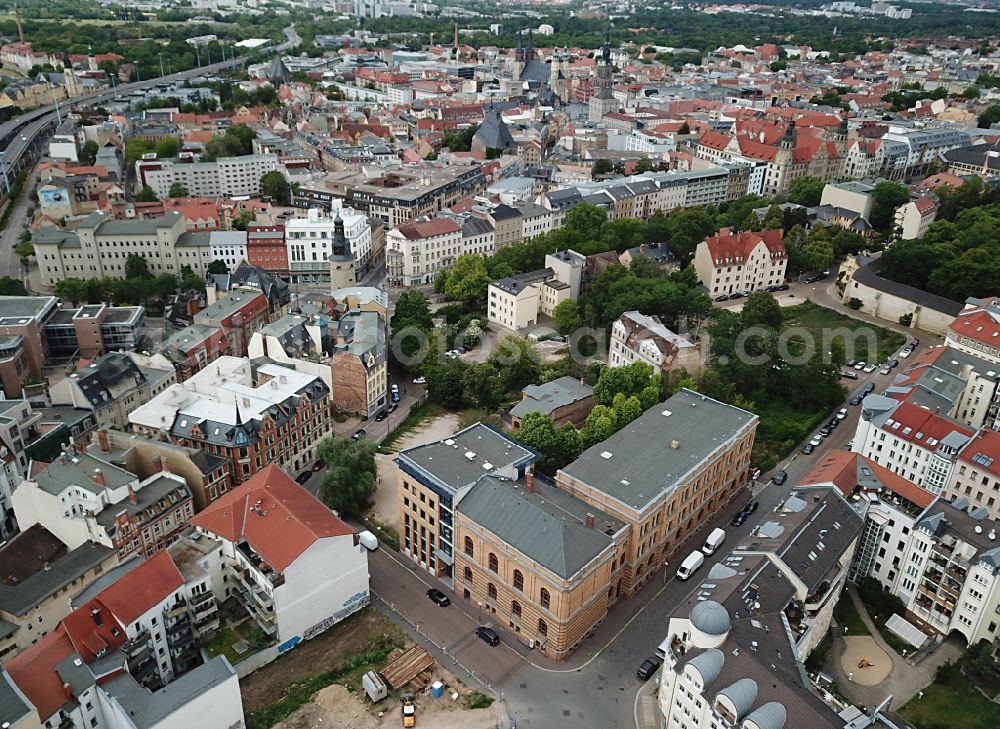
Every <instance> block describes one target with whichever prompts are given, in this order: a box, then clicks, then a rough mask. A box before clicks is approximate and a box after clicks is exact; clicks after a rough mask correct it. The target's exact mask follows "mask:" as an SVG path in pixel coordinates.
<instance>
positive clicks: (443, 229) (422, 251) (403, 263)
mask: <svg viewBox="0 0 1000 729" xmlns="http://www.w3.org/2000/svg"><path fill="white" fill-rule="evenodd" d="M462 237H463V236H462V227H461V226H460V225H459V224H458V223H457V222H455V221H454V220H453V219H451V218H433V219H431V220H423V221H421V220H418V221H411V222H407V223H404V224H403V225H400V226H398V227H396V228H393V229H392V230H390V231H389V232H388V233H386V236H385V241H386V277H387V279H388V281H389V283H390V284H392V285H396V286H404V285H405V286H421V285H424V284H429V283H433V282H434V279H435V277H436V276H437V274H438V272H439V271H442V270H445V269H447V268H450V267H451V265H452V264H453V263H454V262H455V259H456V258H458V257H459V256H460V255H461V254H462V252H463V251H462Z"/></svg>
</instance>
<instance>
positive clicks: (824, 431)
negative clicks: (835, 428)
mask: <svg viewBox="0 0 1000 729" xmlns="http://www.w3.org/2000/svg"><path fill="white" fill-rule="evenodd" d="M819 434H820V435H821V436H823V437H824V438H825V437H826V436H828V435H830V429H829V428H820V429H819Z"/></svg>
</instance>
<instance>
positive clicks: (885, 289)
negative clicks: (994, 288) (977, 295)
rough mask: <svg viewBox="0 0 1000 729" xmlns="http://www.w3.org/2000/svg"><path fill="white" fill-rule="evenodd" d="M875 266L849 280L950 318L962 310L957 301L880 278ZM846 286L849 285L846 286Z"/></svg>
mask: <svg viewBox="0 0 1000 729" xmlns="http://www.w3.org/2000/svg"><path fill="white" fill-rule="evenodd" d="M877 265H878V264H877V263H872V264H869V265H867V266H862V267H861V268H859V269H858V270H857V271H855V272H854V276H852V277H851V280H852V281H857V282H858V283H860V284H861V285H863V286H868V287H869V288H873V289H875V290H876V291H881V292H882V293H885V294H892V295H893V296H898V297H899V298H901V299H905V300H907V301H912V302H913V303H915V304H920V305H921V306H923V307H926V308H928V309H933V310H935V311H940V312H942V313H944V314H948V315H950V316H955V315H956V314H958V312H960V311H961V310H962V305H961V304H960V303H958V302H957V301H952V300H951V299H946V298H945V297H943V296H938V295H937V294H931V293H928V292H927V291H923V290H922V289H918V288H916V287H915V286H909V285H907V284H903V283H897V282H896V281H890V280H889V279H887V278H882V277H881V276H879V275H878V271H877V270H876V268H875V267H876V266H877ZM848 286H850V285H849V284H848Z"/></svg>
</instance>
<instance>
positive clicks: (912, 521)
mask: <svg viewBox="0 0 1000 729" xmlns="http://www.w3.org/2000/svg"><path fill="white" fill-rule="evenodd" d="M799 485H800V486H823V485H826V486H831V487H834V488H837V489H839V490H840V493H841V494H842V495H843V497H844V498H845V499H847V500H848V501H849V502H850V503H851V505H852V506H853V508H854V510H855V511H856V512H858V514H860V515H861V517H862V519H864V526H863V527H862V530H861V536H860V537H859V539H858V546H857V549H856V550H855V552H854V562H853V564H852V565H851V571H850V575H849V579H850V580H851V582H854V583H856V584H860V583H862V582H864V581H865V579H867V578H868V577H871V578H873V579H875V580H877V581H878V583H879V584H880V585H882V587H883V588H884V589H886V590H889V591H891V592H894V591H895V590H896V589H897V585H898V583H899V581H900V579H901V578H902V575H903V558H904V556H905V554H906V545H907V544H908V543H909V541H910V535H911V534H912V532H913V529H914V527H915V526H916V522H917V520H918V519H919V518H920V515H921V514H922V513H923V512H924V510H925V509H926V508H927V507H928V506H930V505H931V503H932V502H933V501H934V499H935V496H934V494H932V493H931V492H930V491H928V490H927V489H924V488H921V487H920V486H917V485H916V484H915V483H913V482H911V481H908V480H906V479H905V478H903V477H902V476H900V475H898V474H896V473H893V472H892V471H890V470H889V469H888V468H885V467H884V466H880V465H878V464H877V463H875V462H874V461H872V460H871V459H869V458H865V457H864V456H862V455H859V454H857V453H851V452H849V451H846V452H845V451H830V452H829V453H827V454H826V455H825V456H823V457H822V459H821V460H820V461H819V462H817V464H816V465H815V466H814V467H813V469H812V470H811V471H809V473H807V474H806V475H805V476H803V477H802V480H801V481H800V482H799Z"/></svg>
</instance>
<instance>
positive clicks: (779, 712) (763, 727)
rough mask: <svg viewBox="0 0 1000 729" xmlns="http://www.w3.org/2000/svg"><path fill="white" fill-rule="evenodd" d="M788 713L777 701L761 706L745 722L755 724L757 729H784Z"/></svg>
mask: <svg viewBox="0 0 1000 729" xmlns="http://www.w3.org/2000/svg"><path fill="white" fill-rule="evenodd" d="M787 717H788V712H787V711H786V710H785V707H784V706H782V705H781V704H779V703H778V702H777V701H769V702H767V703H766V704H761V705H760V706H758V707H757V708H756V709H754V710H753V711H752V712H750V714H749V715H748V716H747V718H746V719H744V721H747V722H753V723H754V725H755V726H756V727H757V729H782V727H784V726H785V719H786V718H787Z"/></svg>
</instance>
